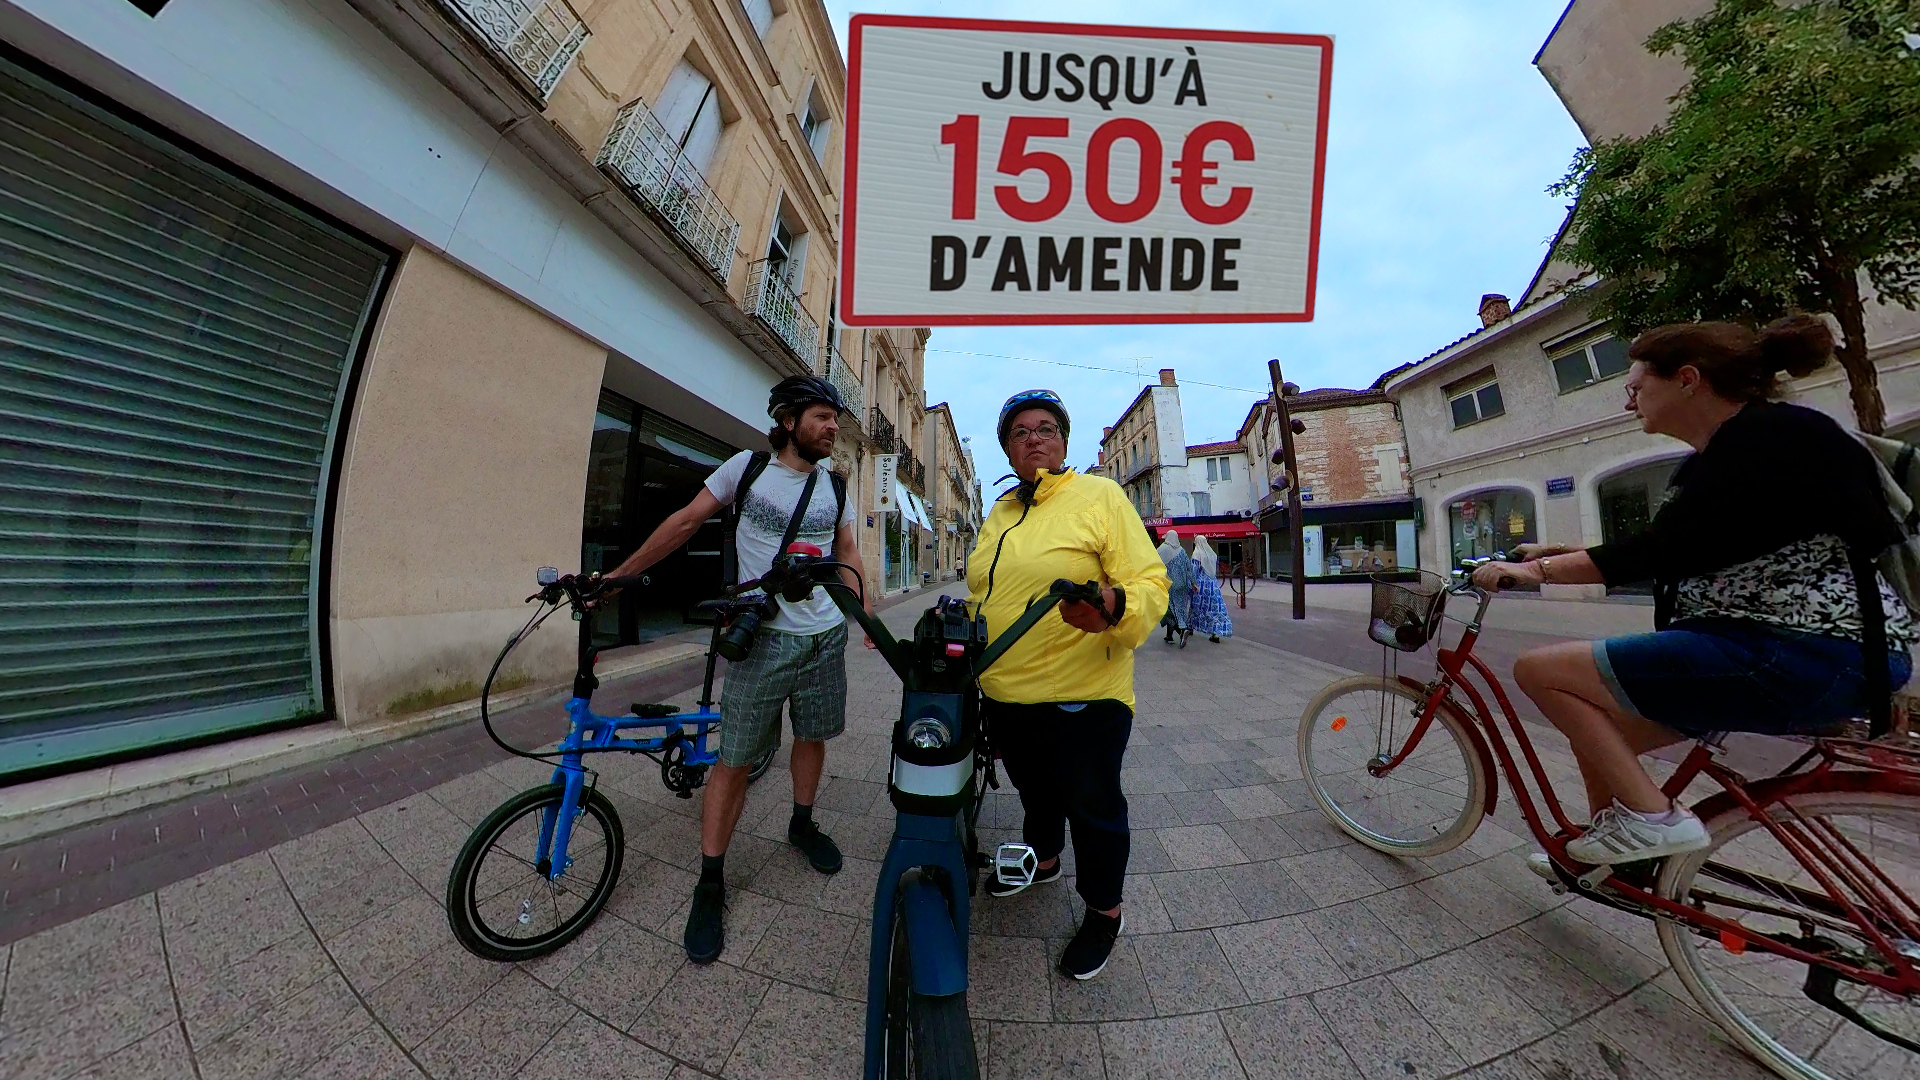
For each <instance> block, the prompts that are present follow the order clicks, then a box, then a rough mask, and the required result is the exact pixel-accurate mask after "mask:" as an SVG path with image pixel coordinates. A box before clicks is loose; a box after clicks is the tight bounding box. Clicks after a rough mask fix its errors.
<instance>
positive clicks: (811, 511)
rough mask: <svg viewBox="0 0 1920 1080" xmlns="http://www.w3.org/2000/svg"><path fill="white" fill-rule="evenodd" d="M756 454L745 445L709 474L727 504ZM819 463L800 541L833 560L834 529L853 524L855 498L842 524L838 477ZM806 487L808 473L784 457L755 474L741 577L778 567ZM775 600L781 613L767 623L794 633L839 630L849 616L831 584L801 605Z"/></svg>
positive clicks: (745, 506)
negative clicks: (829, 588)
mask: <svg viewBox="0 0 1920 1080" xmlns="http://www.w3.org/2000/svg"><path fill="white" fill-rule="evenodd" d="M752 457H753V454H752V452H751V451H747V450H742V451H740V452H739V453H737V454H735V455H733V456H732V457H730V458H728V459H727V460H726V463H725V464H723V465H721V466H720V467H719V468H718V469H715V470H713V475H712V476H709V477H707V490H708V491H710V492H712V493H713V497H714V498H716V499H719V500H720V502H721V503H722V504H723V505H731V504H732V503H733V498H734V494H735V493H736V492H737V490H738V489H739V487H740V477H741V475H742V474H744V473H745V472H746V471H747V461H748V459H750V458H752ZM815 468H816V469H818V470H819V471H820V479H819V480H816V481H815V482H814V485H813V498H812V499H810V500H808V503H807V513H806V516H805V517H803V518H801V519H800V531H799V532H798V533H797V534H795V536H794V540H795V541H797V542H800V543H807V544H813V545H815V546H817V547H818V548H819V549H820V550H821V551H822V552H823V553H825V555H826V557H827V558H829V559H831V558H833V538H834V534H835V533H836V532H837V531H838V529H839V527H840V526H842V525H851V524H853V500H852V499H848V500H847V507H846V511H845V512H844V513H842V514H841V515H840V518H839V521H838V522H837V523H836V522H835V521H834V502H835V499H834V494H833V481H832V479H831V478H830V477H829V476H828V469H827V466H826V463H825V462H821V463H820V464H818V465H816V466H815ZM806 486H807V474H806V473H803V472H796V471H794V470H793V469H790V468H788V467H787V466H786V464H785V463H783V462H782V461H781V460H780V458H779V457H778V456H775V457H772V458H769V459H768V461H767V467H766V468H765V469H764V470H762V471H761V473H760V475H759V476H758V477H756V478H755V479H754V481H753V487H752V488H751V489H750V490H748V492H747V497H746V499H745V501H743V502H742V503H741V504H740V526H739V528H738V529H737V530H736V531H735V532H734V538H733V542H734V551H735V552H736V553H737V555H738V557H739V564H740V580H741V581H750V580H752V579H754V578H757V577H759V576H761V575H762V574H765V573H766V572H767V571H768V570H771V569H772V568H773V557H774V555H776V554H778V552H779V549H780V538H781V537H783V536H785V535H786V534H787V522H789V521H791V520H792V519H793V508H794V506H795V505H796V504H797V503H799V501H800V492H801V491H802V490H804V489H805V488H806ZM775 604H776V605H777V606H778V608H779V612H778V614H776V615H775V616H774V617H773V618H771V619H769V620H767V622H766V623H764V624H763V625H765V626H769V627H772V628H773V629H775V630H781V631H785V632H786V633H789V634H818V633H821V632H822V631H826V630H831V629H833V628H834V627H836V626H838V625H840V624H841V623H843V622H845V621H846V618H847V617H846V616H845V615H842V614H841V613H840V609H839V608H838V607H837V606H835V605H834V602H833V597H832V596H830V595H828V593H827V591H826V590H825V589H815V590H813V595H812V596H809V597H808V598H806V599H805V600H802V601H801V602H799V603H798V604H794V603H789V602H787V601H785V600H776V601H775Z"/></svg>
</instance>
